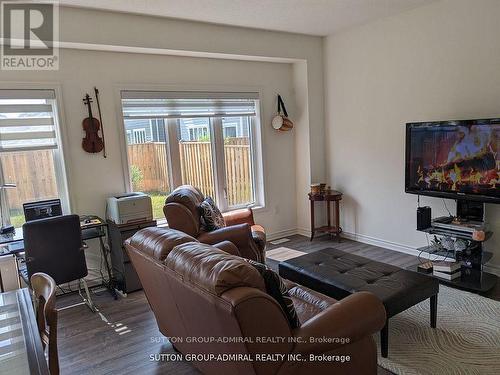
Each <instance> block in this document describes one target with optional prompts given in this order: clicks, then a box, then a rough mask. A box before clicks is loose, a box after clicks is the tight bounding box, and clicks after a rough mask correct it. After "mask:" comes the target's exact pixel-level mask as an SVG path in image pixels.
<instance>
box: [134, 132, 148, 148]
mask: <svg viewBox="0 0 500 375" xmlns="http://www.w3.org/2000/svg"><path fill="white" fill-rule="evenodd" d="M132 140H133V141H134V142H133V144H135V145H137V144H143V143H146V129H144V128H140V129H132ZM138 140H141V141H142V142H138Z"/></svg>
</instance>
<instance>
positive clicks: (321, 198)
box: [308, 190, 342, 242]
mask: <svg viewBox="0 0 500 375" xmlns="http://www.w3.org/2000/svg"><path fill="white" fill-rule="evenodd" d="M308 196H309V200H310V201H311V241H312V240H313V239H314V235H315V234H316V233H330V235H335V236H336V237H337V240H338V241H339V242H340V234H341V233H342V228H341V227H340V201H341V199H342V193H341V192H339V191H335V190H328V191H326V192H325V193H323V194H311V193H309V194H308ZM315 202H326V218H327V225H326V226H322V227H319V228H316V226H315V225H314V203H315ZM331 202H333V206H334V210H335V215H334V222H333V225H332V215H331V211H332V210H331V207H330V206H331Z"/></svg>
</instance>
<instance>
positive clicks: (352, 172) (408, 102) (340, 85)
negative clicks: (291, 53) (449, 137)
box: [325, 0, 500, 266]
mask: <svg viewBox="0 0 500 375" xmlns="http://www.w3.org/2000/svg"><path fill="white" fill-rule="evenodd" d="M499 19H500V2H499V1H496V0H478V1H470V0H444V1H440V2H436V3H433V4H431V5H428V6H424V7H421V8H418V9H415V10H412V11H409V12H406V13H403V14H401V15H398V16H395V17H390V18H386V19H383V20H379V21H377V22H374V23H371V24H368V25H365V26H362V27H358V28H355V29H352V30H348V31H345V32H343V33H340V34H338V35H335V36H331V37H328V38H326V40H325V68H326V69H325V76H326V81H325V82H326V83H325V85H326V89H325V92H326V99H325V109H326V114H325V117H326V133H327V160H328V162H329V166H328V172H327V173H328V175H329V177H328V178H329V180H330V182H331V183H332V186H335V187H336V188H338V189H340V190H342V191H343V192H344V193H345V194H346V199H345V200H344V201H343V211H342V212H343V218H342V221H343V226H344V230H345V231H346V232H349V233H351V234H357V235H358V238H361V239H362V240H364V241H367V242H370V241H371V242H374V243H378V244H381V245H385V246H388V247H393V248H396V249H398V250H403V251H411V249H414V248H415V247H417V246H422V245H424V244H425V243H426V238H425V235H424V234H422V233H420V232H417V231H416V230H415V228H416V213H415V208H416V196H414V195H409V194H405V193H404V139H405V138H404V137H405V136H404V129H405V123H406V122H410V121H425V120H446V119H467V118H487V117H498V116H500V74H499V72H500V71H499V68H500V40H499V36H500V22H499V21H498V20H499ZM422 203H423V204H426V205H430V206H431V207H432V210H433V216H438V215H441V214H444V212H445V210H444V207H443V202H442V200H441V199H437V198H423V199H422ZM448 206H449V208H450V210H454V205H453V203H452V202H451V201H448ZM487 219H488V221H489V222H490V223H491V224H492V226H493V228H494V229H495V232H496V233H495V235H494V237H493V239H492V240H490V241H488V243H487V247H488V248H489V249H491V250H493V251H494V252H495V254H496V255H495V257H494V259H493V261H492V264H493V265H496V266H500V224H499V223H500V207H498V206H496V205H487Z"/></svg>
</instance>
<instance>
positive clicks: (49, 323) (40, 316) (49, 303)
mask: <svg viewBox="0 0 500 375" xmlns="http://www.w3.org/2000/svg"><path fill="white" fill-rule="evenodd" d="M30 283H31V288H32V289H33V293H34V295H35V308H36V323H37V325H38V332H39V333H40V338H41V339H42V345H43V349H44V350H45V349H46V348H47V351H48V357H49V358H48V359H49V370H50V374H51V375H58V374H59V356H58V353H57V310H56V282H55V281H54V279H53V278H52V277H50V276H49V275H47V274H46V273H43V272H37V273H35V274H34V275H32V276H31V278H30Z"/></svg>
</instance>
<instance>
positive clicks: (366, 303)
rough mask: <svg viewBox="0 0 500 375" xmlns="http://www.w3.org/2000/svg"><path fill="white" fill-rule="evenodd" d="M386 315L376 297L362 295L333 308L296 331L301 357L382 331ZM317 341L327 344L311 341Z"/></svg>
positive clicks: (336, 304) (296, 348)
mask: <svg viewBox="0 0 500 375" xmlns="http://www.w3.org/2000/svg"><path fill="white" fill-rule="evenodd" d="M385 320H386V313H385V308H384V305H383V304H382V302H381V301H380V300H379V299H378V298H377V297H376V296H375V295H374V294H372V293H369V292H358V293H354V294H352V295H350V296H348V297H346V298H344V299H343V300H341V301H339V302H337V303H335V304H333V305H331V306H330V307H328V308H327V309H325V310H324V311H322V312H321V313H319V314H318V315H316V316H314V317H313V318H311V319H309V320H308V321H307V322H305V323H304V324H303V325H302V326H301V327H299V328H297V329H295V330H294V332H293V333H294V337H295V339H296V342H297V344H296V346H295V348H294V352H297V353H325V352H328V351H330V350H334V349H337V348H339V347H340V346H342V345H346V343H342V342H340V341H341V340H335V339H349V342H350V343H353V342H356V341H358V340H360V339H362V338H364V337H366V336H369V335H372V334H374V333H375V332H378V331H380V330H381V329H382V327H383V326H384V324H385ZM314 338H320V339H326V340H311V339H314Z"/></svg>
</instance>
